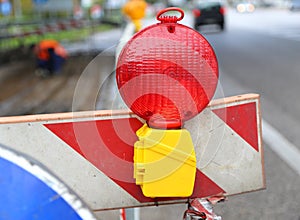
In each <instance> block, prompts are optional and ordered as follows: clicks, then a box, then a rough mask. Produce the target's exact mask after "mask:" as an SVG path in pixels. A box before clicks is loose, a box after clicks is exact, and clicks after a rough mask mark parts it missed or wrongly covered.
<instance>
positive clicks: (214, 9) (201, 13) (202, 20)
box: [193, 1, 225, 30]
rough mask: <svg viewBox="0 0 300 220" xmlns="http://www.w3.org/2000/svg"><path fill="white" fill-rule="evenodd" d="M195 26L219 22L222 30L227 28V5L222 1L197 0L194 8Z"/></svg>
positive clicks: (197, 27)
mask: <svg viewBox="0 0 300 220" xmlns="http://www.w3.org/2000/svg"><path fill="white" fill-rule="evenodd" d="M193 14H194V19H195V23H194V28H195V30H198V29H199V27H200V26H202V25H210V24H217V25H219V26H220V28H221V30H224V28H225V6H224V4H223V3H222V2H221V1H197V2H195V5H194V9H193Z"/></svg>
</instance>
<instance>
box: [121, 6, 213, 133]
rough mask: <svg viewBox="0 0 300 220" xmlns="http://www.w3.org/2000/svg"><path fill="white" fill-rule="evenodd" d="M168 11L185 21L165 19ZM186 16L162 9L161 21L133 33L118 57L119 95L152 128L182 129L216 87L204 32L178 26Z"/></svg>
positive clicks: (210, 49)
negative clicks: (202, 33)
mask: <svg viewBox="0 0 300 220" xmlns="http://www.w3.org/2000/svg"><path fill="white" fill-rule="evenodd" d="M168 11H177V12H179V13H180V17H179V18H178V17H176V16H163V14H165V13H166V12H168ZM183 16H184V12H183V11H182V10H181V9H179V8H168V9H165V10H162V11H161V12H159V14H158V15H157V20H159V21H161V23H158V24H155V25H152V26H149V27H147V28H145V29H143V30H142V31H140V32H138V33H137V34H136V35H134V36H133V38H132V39H131V40H130V41H129V42H128V43H127V44H126V45H125V47H124V48H123V50H122V52H121V54H120V56H119V60H118V66H117V70H116V73H117V84H118V88H119V91H120V94H121V96H122V98H123V100H124V101H125V103H126V104H127V105H128V106H129V108H130V109H131V110H132V111H133V112H134V113H135V114H137V115H138V116H140V117H141V118H143V119H145V120H146V121H147V123H148V125H149V126H150V127H153V128H160V129H176V128H180V127H182V125H183V122H184V121H186V120H189V119H191V118H193V117H194V116H196V115H197V114H198V113H200V112H201V111H202V110H203V109H204V108H205V107H206V106H207V105H208V103H209V101H210V100H211V98H212V97H213V95H214V92H215V89H216V86H217V81H218V63H217V59H216V56H215V53H214V51H213V49H212V47H211V46H210V44H209V43H208V42H207V40H206V39H205V38H204V37H203V36H202V35H201V34H199V33H198V32H196V31H195V30H193V29H191V28H189V27H187V26H184V25H181V24H177V21H180V20H181V19H183Z"/></svg>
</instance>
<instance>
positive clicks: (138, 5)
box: [122, 0, 147, 32]
mask: <svg viewBox="0 0 300 220" xmlns="http://www.w3.org/2000/svg"><path fill="white" fill-rule="evenodd" d="M146 8H147V3H146V2H145V1H144V0H128V2H127V3H126V4H125V5H124V6H123V8H122V12H123V14H124V15H125V16H127V17H128V18H129V19H130V20H131V21H132V23H133V24H134V26H135V31H136V32H137V31H139V30H141V28H142V23H141V20H142V19H143V18H144V17H145V14H146Z"/></svg>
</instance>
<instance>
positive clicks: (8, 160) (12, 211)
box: [0, 146, 95, 220]
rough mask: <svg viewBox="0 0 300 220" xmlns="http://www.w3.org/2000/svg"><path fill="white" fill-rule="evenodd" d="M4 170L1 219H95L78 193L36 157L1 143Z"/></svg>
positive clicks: (0, 176) (0, 161)
mask: <svg viewBox="0 0 300 220" xmlns="http://www.w3.org/2000/svg"><path fill="white" fill-rule="evenodd" d="M0 170H1V173H0V204H1V206H0V219H43V220H52V219H70V220H77V219H95V218H94V217H93V214H92V213H91V212H90V211H89V210H88V209H87V208H86V207H85V206H84V205H83V203H82V202H81V201H80V200H79V199H78V197H77V196H76V195H74V194H73V193H72V192H71V191H70V190H69V189H68V188H67V187H66V186H65V185H64V184H63V183H62V182H61V181H60V180H58V179H57V178H56V177H54V176H53V175H52V174H50V173H49V172H48V171H47V170H46V169H45V168H43V167H42V166H41V165H40V164H38V163H36V162H34V161H33V160H32V159H30V158H27V157H26V156H23V155H20V154H18V153H16V152H13V151H11V150H9V149H7V148H4V147H2V146H0ZM75 203H76V205H75ZM78 204H81V205H79V206H78Z"/></svg>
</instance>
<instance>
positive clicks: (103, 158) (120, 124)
mask: <svg viewBox="0 0 300 220" xmlns="http://www.w3.org/2000/svg"><path fill="white" fill-rule="evenodd" d="M141 126H142V123H141V122H140V121H139V120H137V119H135V118H127V119H114V120H98V121H83V122H69V123H56V124H45V127H47V128H48V129H49V130H50V131H51V132H53V133H54V134H55V135H56V136H57V137H59V138H60V139H61V140H62V141H64V142H65V143H66V144H67V145H69V146H70V147H72V148H73V149H74V150H76V151H77V152H78V153H79V154H80V155H82V156H83V157H84V158H86V159H87V160H88V161H89V162H91V163H92V164H93V165H94V166H95V167H97V168H98V169H99V170H100V171H102V172H103V173H104V174H105V175H107V176H108V177H109V178H110V179H112V180H113V181H114V182H115V183H117V184H118V185H119V186H120V187H122V188H123V189H124V190H125V191H127V192H128V193H129V194H130V195H132V196H133V197H134V198H135V199H136V200H138V201H139V202H155V201H166V200H177V199H178V198H155V199H153V198H147V197H145V196H144V195H143V193H142V191H141V189H140V187H139V186H137V185H136V184H135V180H134V179H133V152H134V148H133V144H134V143H135V142H136V141H137V137H136V135H135V132H136V131H137V130H138V129H139V128H140V127H141ZM195 181H196V182H195V188H194V193H193V195H192V197H197V198H201V197H208V196H212V195H217V194H220V193H224V190H222V189H221V188H220V187H219V186H218V185H217V184H216V183H214V182H213V181H212V180H210V179H209V178H208V177H207V176H205V175H204V174H203V173H202V172H201V171H199V170H197V173H196V180H195Z"/></svg>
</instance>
